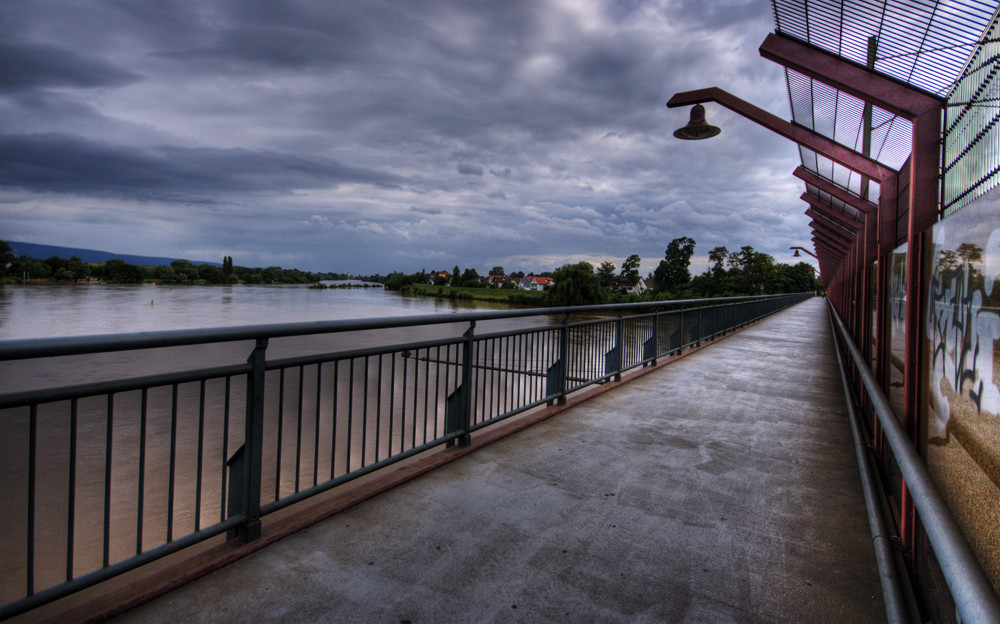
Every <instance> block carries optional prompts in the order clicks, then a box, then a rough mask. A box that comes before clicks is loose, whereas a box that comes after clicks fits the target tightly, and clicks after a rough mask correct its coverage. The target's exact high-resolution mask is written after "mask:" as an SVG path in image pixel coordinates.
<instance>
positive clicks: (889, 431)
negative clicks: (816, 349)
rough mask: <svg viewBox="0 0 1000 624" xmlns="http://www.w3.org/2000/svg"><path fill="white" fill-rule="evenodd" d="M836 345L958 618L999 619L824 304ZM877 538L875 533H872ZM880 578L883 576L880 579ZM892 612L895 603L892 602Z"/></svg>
mask: <svg viewBox="0 0 1000 624" xmlns="http://www.w3.org/2000/svg"><path fill="white" fill-rule="evenodd" d="M829 308H830V314H831V316H832V318H833V321H834V324H835V328H836V329H837V330H838V331H836V332H834V334H835V337H836V338H837V339H838V340H837V341H838V344H839V345H840V346H841V347H842V348H843V350H844V351H845V352H846V353H847V355H849V356H850V360H849V362H848V364H849V365H850V364H853V369H852V370H853V372H854V373H856V375H857V378H860V380H861V384H862V386H863V387H864V391H865V393H866V396H867V398H868V401H869V403H870V405H871V407H872V409H873V411H874V412H875V415H876V417H877V418H878V422H879V425H880V426H881V427H882V432H883V435H884V436H885V440H886V441H887V442H888V444H889V449H890V450H891V451H892V455H893V458H894V459H895V463H896V465H898V467H899V471H900V472H901V474H902V477H903V479H904V480H905V481H906V486H907V490H908V492H909V494H910V496H911V497H912V499H913V503H914V506H915V507H916V510H917V513H918V514H919V515H920V520H921V522H922V523H923V527H924V530H925V531H926V533H927V539H928V541H930V544H931V547H932V548H933V550H934V554H935V556H936V557H937V561H938V564H939V565H940V566H941V572H942V574H943V575H944V578H945V581H946V582H947V584H948V589H949V590H950V592H951V596H952V598H953V599H954V601H955V607H956V609H957V611H958V615H959V617H960V621H962V622H967V623H972V622H977V623H983V624H987V623H995V622H1000V598H998V597H997V594H996V592H994V591H993V586H992V585H991V584H990V581H989V579H988V578H987V577H986V573H985V572H983V569H982V566H981V565H980V564H979V560H978V559H977V558H976V555H975V553H974V552H973V551H972V548H971V547H970V546H969V543H968V541H966V539H965V536H964V535H963V534H962V530H961V528H960V527H959V526H958V523H957V522H956V521H955V519H954V517H953V516H952V515H951V511H950V510H949V509H948V505H947V503H945V501H944V498H943V497H942V496H941V494H940V492H939V491H938V489H937V486H935V485H934V481H933V480H932V479H931V477H930V474H929V473H928V472H927V468H926V467H925V466H924V462H923V461H922V460H921V458H920V456H919V455H918V453H917V450H916V448H914V446H913V444H912V443H911V442H910V439H909V437H908V436H907V435H906V432H905V431H903V426H902V424H901V423H900V421H899V419H898V418H896V416H895V414H894V413H893V411H892V406H891V405H890V404H889V400H888V399H887V398H886V396H885V394H884V393H883V392H882V390H881V388H880V387H879V385H878V382H877V381H876V379H875V376H874V374H872V372H871V370H870V369H869V368H868V366H867V364H866V363H865V359H864V356H863V355H862V353H861V351H860V350H859V349H858V347H857V346H856V345H855V344H854V341H853V340H851V337H850V334H849V332H848V331H847V328H846V327H845V326H844V323H843V321H841V319H840V316H839V315H838V314H837V311H836V310H835V309H834V307H833V305H830V306H829ZM876 537H877V536H876ZM883 580H885V579H883ZM897 610H898V605H897Z"/></svg>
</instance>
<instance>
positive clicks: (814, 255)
mask: <svg viewBox="0 0 1000 624" xmlns="http://www.w3.org/2000/svg"><path fill="white" fill-rule="evenodd" d="M789 249H794V250H795V255H794V256H792V257H793V258H800V257H801V256H800V255H799V251H800V250H801V251H804V252H806V253H807V254H809V255H810V256H812V257H813V258H816V259H817V260H819V256H817V255H816V254H814V253H813V252H811V251H809V250H808V249H806V248H805V247H789Z"/></svg>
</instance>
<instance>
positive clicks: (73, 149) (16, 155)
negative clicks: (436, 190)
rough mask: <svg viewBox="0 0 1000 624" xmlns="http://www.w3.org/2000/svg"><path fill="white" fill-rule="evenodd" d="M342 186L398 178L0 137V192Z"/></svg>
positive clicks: (226, 156)
mask: <svg viewBox="0 0 1000 624" xmlns="http://www.w3.org/2000/svg"><path fill="white" fill-rule="evenodd" d="M344 181H351V182H355V183H364V184H372V185H376V186H394V185H397V184H399V183H400V182H401V181H402V179H401V178H400V177H399V176H395V175H392V174H385V173H380V172H376V171H369V170H364V169H360V168H356V167H348V166H345V165H342V164H340V163H337V162H335V161H332V160H329V159H316V158H303V157H300V156H295V155H291V154H281V153H275V152H266V151H251V150H246V149H207V148H202V149H192V148H184V147H176V146H159V147H151V148H142V149H140V148H132V147H125V146H120V145H108V144H103V143H99V142H95V141H89V140H86V139H81V138H79V137H74V136H69V135H61V134H43V135H3V136H0V187H3V186H10V187H18V188H22V189H27V190H33V191H40V192H41V191H45V192H59V193H79V194H81V195H97V196H100V195H115V196H133V197H137V198H142V199H147V200H148V199H172V200H179V201H184V200H185V198H187V200H188V201H191V200H194V198H196V197H200V196H203V195H204V194H217V193H221V192H226V191H234V192H236V191H238V192H245V193H253V192H259V191H271V192H280V193H286V192H290V191H291V190H293V189H299V188H306V189H308V188H327V187H335V186H337V185H338V184H340V183H343V182H344Z"/></svg>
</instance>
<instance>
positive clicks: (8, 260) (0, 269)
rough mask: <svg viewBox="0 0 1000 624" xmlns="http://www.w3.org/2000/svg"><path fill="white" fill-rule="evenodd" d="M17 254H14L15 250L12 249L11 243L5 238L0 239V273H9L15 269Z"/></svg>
mask: <svg viewBox="0 0 1000 624" xmlns="http://www.w3.org/2000/svg"><path fill="white" fill-rule="evenodd" d="M15 258H16V256H15V255H14V250H13V249H11V247H10V243H8V242H7V241H5V240H0V275H8V274H9V273H10V271H11V269H13V266H14V260H15Z"/></svg>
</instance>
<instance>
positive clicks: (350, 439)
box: [346, 358, 354, 472]
mask: <svg viewBox="0 0 1000 624" xmlns="http://www.w3.org/2000/svg"><path fill="white" fill-rule="evenodd" d="M347 364H348V368H349V370H348V371H347V468H346V472H351V470H353V469H352V468H351V447H353V446H354V358H351V359H349V360H347Z"/></svg>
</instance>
